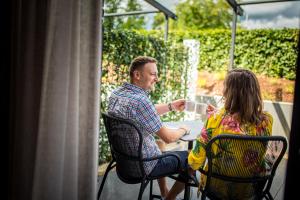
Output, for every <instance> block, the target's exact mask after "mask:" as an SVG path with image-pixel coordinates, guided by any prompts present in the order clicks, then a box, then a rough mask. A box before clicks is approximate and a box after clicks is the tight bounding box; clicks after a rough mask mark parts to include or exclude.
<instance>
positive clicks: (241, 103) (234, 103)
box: [188, 69, 273, 199]
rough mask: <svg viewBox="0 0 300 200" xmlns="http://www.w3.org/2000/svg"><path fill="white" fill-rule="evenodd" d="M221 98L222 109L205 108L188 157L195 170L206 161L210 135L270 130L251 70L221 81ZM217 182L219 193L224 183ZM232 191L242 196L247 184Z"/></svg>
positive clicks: (233, 73)
mask: <svg viewBox="0 0 300 200" xmlns="http://www.w3.org/2000/svg"><path fill="white" fill-rule="evenodd" d="M223 98H224V100H225V103H224V107H223V108H222V109H220V110H217V109H214V108H213V107H209V108H208V111H207V112H208V119H207V122H206V124H205V126H204V128H203V129H202V130H201V135H200V137H199V138H198V139H197V141H196V145H195V147H194V149H193V150H192V151H191V152H190V154H189V156H188V163H189V165H190V166H191V167H192V168H193V169H194V170H197V169H199V168H200V167H202V166H203V165H204V164H205V160H206V152H205V146H206V145H207V143H208V142H209V141H210V139H211V138H213V137H216V136H218V135H220V134H241V135H252V136H269V135H271V133H272V123H273V118H272V116H271V115H270V114H268V113H267V112H263V111H262V109H263V102H262V97H261V92H260V87H259V83H258V81H257V78H256V76H255V74H254V73H252V72H251V71H249V70H246V69H234V70H231V71H230V72H229V73H228V75H227V77H226V78H225V81H224V89H223ZM213 148H217V147H216V146H215V147H213ZM242 153H243V152H241V154H242ZM242 156H243V155H242ZM230 170H231V169H228V173H231V172H230ZM205 179H206V177H205V176H201V182H200V187H203V186H204V185H205ZM219 182H220V181H219ZM217 185H218V187H220V188H218V189H217V190H218V192H220V191H221V193H222V192H223V191H222V189H223V190H225V189H224V188H225V185H224V183H223V185H222V183H220V184H217ZM199 189H200V188H199ZM235 192H236V194H235V195H236V198H235V199H239V194H240V193H242V195H243V196H244V197H245V195H246V196H247V194H245V193H247V187H243V188H241V189H239V188H235ZM248 192H249V191H248ZM221 195H223V197H222V199H229V197H228V196H227V194H226V192H225V191H224V194H221ZM249 196H250V194H249Z"/></svg>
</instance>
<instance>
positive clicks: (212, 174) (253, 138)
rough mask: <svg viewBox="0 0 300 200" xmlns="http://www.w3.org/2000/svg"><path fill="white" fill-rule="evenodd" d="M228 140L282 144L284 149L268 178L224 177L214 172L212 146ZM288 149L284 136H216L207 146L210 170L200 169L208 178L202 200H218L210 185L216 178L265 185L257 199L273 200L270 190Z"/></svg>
mask: <svg viewBox="0 0 300 200" xmlns="http://www.w3.org/2000/svg"><path fill="white" fill-rule="evenodd" d="M228 139H232V140H241V141H250V140H251V141H259V142H262V143H264V142H265V143H266V144H267V142H270V141H272V142H275V141H277V142H282V144H283V146H282V149H281V151H280V154H279V155H278V157H277V159H276V160H275V162H274V163H273V165H272V168H271V172H270V173H268V174H266V176H262V177H251V178H246V177H238V176H236V177H232V176H224V175H220V174H218V173H217V172H216V171H214V170H213V156H214V154H213V152H212V144H213V143H216V142H217V143H218V142H220V141H222V140H228ZM286 149H287V140H286V138H285V137H282V136H246V135H232V134H222V135H219V136H216V137H214V138H212V139H211V140H210V141H209V143H208V144H207V146H206V157H207V165H208V168H207V170H205V169H204V168H200V169H199V171H200V172H201V174H204V175H206V176H207V179H206V184H205V186H204V189H202V190H201V193H202V194H201V199H202V200H204V199H206V197H208V198H209V199H211V200H213V199H218V198H217V197H216V195H214V194H213V193H212V192H210V183H211V179H212V178H215V179H220V180H224V181H231V182H236V183H263V184H264V187H262V188H261V189H262V191H261V192H260V196H258V197H256V198H257V199H263V198H266V199H270V200H273V199H274V198H273V196H272V195H271V193H270V188H271V185H272V182H273V179H274V176H275V173H276V169H277V167H278V165H279V163H280V161H281V160H282V158H283V156H284V154H285V152H286Z"/></svg>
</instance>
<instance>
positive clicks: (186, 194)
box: [184, 184, 191, 200]
mask: <svg viewBox="0 0 300 200" xmlns="http://www.w3.org/2000/svg"><path fill="white" fill-rule="evenodd" d="M190 189H191V188H190V186H188V185H187V184H185V189H184V200H189V199H190Z"/></svg>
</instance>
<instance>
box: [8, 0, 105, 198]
mask: <svg viewBox="0 0 300 200" xmlns="http://www.w3.org/2000/svg"><path fill="white" fill-rule="evenodd" d="M13 2H14V3H13V9H12V35H11V36H12V46H11V47H12V53H11V55H12V57H11V58H12V71H11V75H12V76H11V83H10V85H11V90H10V91H11V94H10V99H11V105H10V147H9V150H10V154H9V155H10V157H9V159H10V160H9V164H10V170H9V173H10V174H9V176H10V185H9V188H10V190H9V195H10V199H36V200H42V199H49V200H59V199H62V200H68V199H72V200H76V199H85V200H88V199H95V198H96V185H97V184H96V181H97V154H98V151H97V149H98V144H97V142H98V128H99V127H98V126H99V103H100V100H99V95H100V94H99V93H100V90H99V89H100V85H99V84H100V40H99V39H100V34H101V33H100V30H101V25H100V23H101V22H100V14H101V8H100V5H101V1H94V0H63V1H61V0H27V1H22V0H15V1H13Z"/></svg>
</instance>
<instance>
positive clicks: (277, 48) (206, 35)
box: [140, 29, 299, 80]
mask: <svg viewBox="0 0 300 200" xmlns="http://www.w3.org/2000/svg"><path fill="white" fill-rule="evenodd" d="M140 33H142V34H145V35H152V36H155V37H162V36H163V33H162V32H159V31H140ZM298 34H299V29H280V30H270V29H267V30H264V29H263V30H262V29H260V30H238V31H237V33H236V46H235V66H239V67H243V68H248V69H251V70H253V71H254V72H257V73H263V74H266V75H268V76H271V77H280V78H287V79H291V80H294V79H295V74H296V73H295V72H296V58H297V40H298ZM184 39H196V40H199V41H200V55H199V56H200V64H199V69H204V70H208V71H223V70H227V67H228V65H229V50H230V46H231V30H218V29H217V30H215V29H214V30H202V31H173V32H170V33H169V40H170V41H174V42H178V43H182V41H183V40H184Z"/></svg>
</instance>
